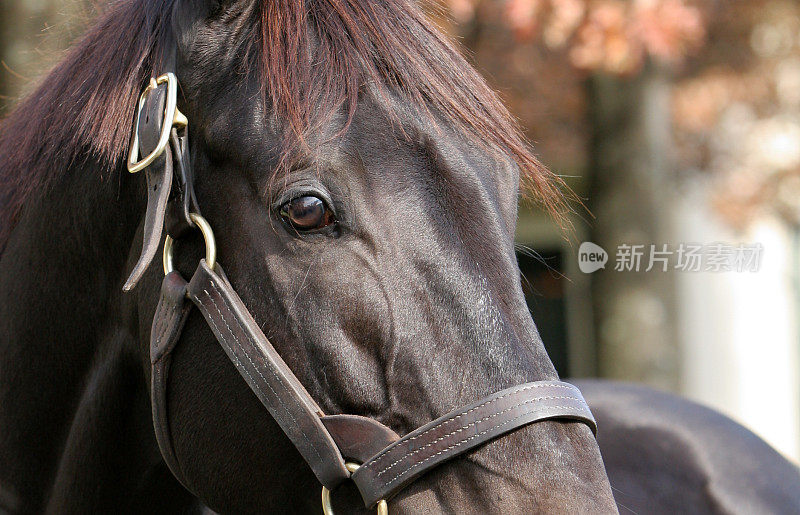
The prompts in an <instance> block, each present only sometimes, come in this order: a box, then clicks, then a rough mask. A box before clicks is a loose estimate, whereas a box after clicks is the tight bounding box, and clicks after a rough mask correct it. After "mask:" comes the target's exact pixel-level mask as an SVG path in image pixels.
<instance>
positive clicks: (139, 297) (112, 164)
mask: <svg viewBox="0 0 800 515" xmlns="http://www.w3.org/2000/svg"><path fill="white" fill-rule="evenodd" d="M168 62H171V63H173V64H174V71H175V75H176V76H177V78H178V80H179V81H180V85H181V91H180V96H179V99H178V105H179V108H180V110H181V111H182V112H183V113H184V114H185V115H186V117H187V118H188V120H190V125H189V131H190V138H191V141H192V145H191V150H192V152H191V161H192V163H193V165H192V167H193V170H194V180H195V184H194V188H195V191H196V197H197V201H198V203H199V205H201V206H202V207H203V214H204V216H205V217H206V218H207V220H208V221H209V222H210V224H211V226H213V228H214V231H215V233H216V235H217V243H218V248H219V262H221V263H223V264H224V265H225V270H226V272H227V276H228V278H229V279H230V282H231V283H232V284H233V285H234V286H235V288H236V290H237V292H238V294H239V295H240V296H241V298H242V300H243V301H244V303H245V304H246V306H247V308H248V309H249V310H250V312H251V313H252V314H253V317H254V318H255V319H256V320H257V321H258V323H259V325H260V326H261V328H262V329H263V331H264V332H265V333H266V334H267V335H268V336H269V338H270V340H271V341H272V342H274V345H275V347H276V349H277V351H278V352H279V353H280V355H281V357H282V358H283V360H284V361H285V362H286V363H287V364H288V366H289V367H290V368H291V369H292V371H293V372H294V374H295V375H296V376H297V377H298V378H299V380H300V382H301V383H302V385H303V386H304V387H305V388H306V389H307V390H308V392H309V393H310V394H311V396H312V397H313V398H314V399H315V400H316V402H317V403H319V405H320V407H321V408H322V410H324V412H326V413H333V414H336V413H349V414H357V415H364V416H367V417H371V418H373V419H376V420H378V421H380V422H382V423H384V424H385V425H387V426H389V427H391V428H392V429H394V430H395V431H396V432H397V433H398V434H400V435H403V434H406V433H408V432H409V431H411V430H413V429H415V428H417V427H419V426H421V425H422V424H425V423H427V422H428V421H430V420H432V419H434V418H436V417H438V416H441V415H443V414H444V413H447V412H448V411H450V410H452V409H454V408H456V407H460V406H463V405H465V404H467V403H470V402H472V401H475V400H476V399H480V398H481V397H483V396H486V395H489V394H492V393H494V392H497V391H498V390H499V389H503V388H506V387H509V386H513V385H518V384H520V383H523V382H527V381H539V380H546V379H550V380H554V379H557V376H556V373H555V371H554V369H553V366H552V364H551V363H550V360H549V359H548V357H547V355H546V353H545V350H544V347H543V345H542V342H541V340H540V338H539V336H538V334H537V331H536V328H535V326H534V323H533V321H532V320H531V317H530V314H529V313H528V311H527V308H526V305H525V301H524V298H523V295H522V291H521V287H520V281H519V271H518V267H517V262H516V258H515V255H514V245H513V234H514V226H515V223H516V205H517V195H518V184H519V182H520V178H521V177H522V179H523V180H524V181H526V182H527V183H528V184H529V185H530V187H531V191H532V192H533V193H534V194H535V195H536V196H537V197H538V199H539V200H541V201H542V202H543V203H544V205H545V206H546V207H549V208H551V209H554V210H557V209H558V204H559V202H560V201H559V197H558V195H557V194H556V191H557V190H558V185H557V181H555V180H554V179H553V177H552V176H551V175H549V174H548V173H547V172H546V171H545V170H544V169H543V168H542V167H540V166H539V164H538V163H537V162H536V160H535V158H533V157H532V156H531V155H530V154H529V153H528V151H527V150H526V147H525V145H524V143H523V140H522V139H521V137H520V136H519V132H518V131H517V129H516V128H515V127H514V125H513V123H512V122H511V121H510V118H509V116H508V115H507V113H506V111H505V110H504V108H503V107H502V105H501V104H500V103H499V102H498V100H497V98H496V97H495V96H494V94H493V93H492V92H491V91H490V90H489V89H488V88H487V86H486V85H485V84H484V82H483V81H482V80H481V79H480V78H479V77H478V75H477V74H476V73H475V72H474V71H473V70H472V69H471V68H470V67H469V66H468V65H467V64H466V62H465V61H464V60H463V59H462V58H461V57H459V55H458V53H457V52H456V51H455V50H454V49H453V48H452V47H451V46H450V45H449V44H448V43H446V42H445V40H444V39H443V38H442V37H441V36H440V35H439V34H438V33H437V32H436V31H435V30H433V29H431V28H430V26H429V23H428V21H426V19H425V18H424V17H423V15H422V14H421V13H420V12H419V9H418V7H416V6H415V5H414V3H413V2H411V1H410V0H383V1H374V0H229V1H223V0H122V1H119V2H115V3H113V4H112V5H111V6H110V7H109V8H108V10H107V11H106V12H105V14H103V15H102V16H101V17H100V20H99V21H98V23H97V25H96V26H95V27H94V29H92V30H91V31H90V33H89V34H88V35H87V36H86V37H85V38H84V39H83V40H82V41H81V42H80V43H79V44H78V45H77V46H76V47H75V48H74V49H73V50H72V51H71V53H70V54H68V56H67V57H66V58H65V59H64V61H63V62H62V63H61V64H59V65H58V66H57V67H56V68H55V70H54V71H53V72H52V73H51V74H50V75H49V76H48V77H47V78H46V79H45V80H44V81H43V83H42V85H41V86H40V87H39V88H38V89H37V90H36V91H35V92H34V93H33V94H32V95H30V96H29V97H28V99H27V100H25V101H24V102H22V103H21V104H20V105H19V106H18V107H17V109H16V111H15V112H14V113H13V114H12V115H10V117H9V118H8V119H6V120H5V121H4V122H3V125H2V129H0V131H1V132H0V178H1V179H2V190H1V191H2V197H1V198H2V208H3V212H2V217H3V218H2V223H3V225H2V229H3V235H2V244H3V245H4V250H3V254H2V259H1V260H0V507H2V508H3V509H5V510H8V511H11V512H15V513H16V512H19V513H31V512H34V513H35V512H42V511H46V512H51V513H87V512H90V513H97V512H99V513H105V512H137V513H141V512H168V513H176V512H188V511H192V510H196V509H199V506H200V505H199V503H198V501H197V499H198V498H199V499H200V500H201V501H202V502H203V503H205V504H206V505H207V506H209V507H210V508H212V509H214V510H216V511H220V512H223V513H227V512H245V513H247V512H259V513H263V512H268V513H269V512H311V513H314V512H318V511H319V509H320V508H319V489H318V488H319V484H318V483H317V480H316V479H315V477H314V475H313V474H312V473H311V471H310V470H309V468H308V467H307V466H306V464H305V463H304V462H303V460H302V459H301V458H300V456H299V455H298V451H297V450H296V449H295V448H294V447H293V446H292V445H291V444H290V442H289V440H288V439H287V438H286V436H285V435H284V433H283V431H281V429H280V428H279V427H278V425H277V424H276V423H275V421H274V420H273V419H272V418H270V416H269V414H268V413H267V412H266V411H265V410H264V409H263V407H262V405H261V404H259V401H258V399H256V397H255V396H254V395H253V393H252V392H251V390H250V389H248V387H247V385H246V384H245V382H244V381H243V380H242V378H241V377H240V376H239V374H237V371H236V369H235V368H234V366H233V365H232V363H231V361H230V360H229V359H228V358H227V357H226V355H225V353H224V352H223V350H222V349H221V348H220V346H219V345H218V344H217V343H216V342H215V341H214V335H213V334H212V332H211V329H210V328H209V326H208V325H207V324H206V323H205V321H204V320H203V318H202V316H201V315H200V314H199V313H198V311H197V310H194V311H192V312H191V313H190V314H189V316H188V320H187V321H186V326H185V328H184V330H183V333H182V334H183V335H182V338H181V341H180V344H179V345H178V346H177V347H176V351H175V352H174V355H173V357H172V367H171V375H170V380H169V397H168V407H169V411H168V412H169V420H168V423H169V426H170V427H171V431H172V438H173V445H174V451H175V455H176V458H177V461H178V462H179V463H180V468H181V469H182V471H183V476H184V480H185V483H186V485H187V489H184V488H183V487H182V486H181V485H180V484H179V483H178V481H177V480H176V479H175V478H174V477H173V476H172V475H171V474H170V472H169V470H168V469H167V467H166V465H165V462H164V460H163V459H162V457H161V454H160V453H159V449H158V447H157V445H156V439H155V437H154V432H153V425H152V422H151V416H150V410H151V405H150V404H151V398H150V395H149V391H148V384H149V381H150V377H149V375H150V370H151V369H150V357H149V354H148V343H149V342H148V339H149V336H150V329H151V322H152V320H153V316H154V311H155V309H156V302H157V299H158V296H159V285H160V283H161V280H162V277H163V273H162V272H161V267H160V265H159V264H157V263H153V264H151V265H150V266H149V268H148V269H147V270H146V272H145V274H144V276H143V277H142V278H141V280H140V281H139V283H138V285H137V286H136V287H135V288H134V289H133V290H132V291H131V292H127V293H123V291H122V289H123V284H124V283H125V281H126V277H128V275H129V273H130V272H131V269H132V268H133V267H134V263H136V262H137V257H138V252H139V251H138V249H139V248H140V247H141V242H142V239H143V232H144V228H143V221H142V220H143V216H144V206H145V202H146V198H147V194H148V192H147V189H148V186H147V185H146V184H147V183H146V182H145V180H144V177H143V176H142V175H133V174H129V173H127V172H126V171H125V166H124V163H125V155H124V154H125V152H126V150H127V147H128V139H129V137H130V134H131V131H132V123H133V113H134V107H135V104H136V100H137V97H138V95H139V92H140V91H141V90H142V88H143V87H144V86H145V85H146V84H147V83H148V80H149V78H150V77H155V76H157V75H158V74H160V73H162V71H163V70H164V67H165V66H167V63H168ZM193 246H196V248H192V247H193ZM201 249H202V240H201V239H200V238H199V236H198V235H194V234H193V235H192V237H191V238H190V240H189V243H185V242H184V243H181V246H180V252H179V255H178V258H177V268H178V269H179V270H180V271H181V272H185V273H186V274H189V273H190V272H191V270H192V269H193V267H194V266H195V265H196V263H197V260H198V258H199V256H201V254H202V250H201ZM190 491H191V493H190ZM335 502H336V503H338V504H337V509H338V511H339V512H352V511H355V510H358V509H362V510H363V507H362V508H359V504H360V502H359V500H358V499H357V498H356V494H355V493H354V492H353V491H352V489H350V490H348V489H347V487H343V488H341V489H339V490H338V491H337V492H336V496H335ZM615 509H616V508H615V504H614V500H613V498H612V494H611V489H610V487H609V484H608V480H607V477H606V473H605V470H604V468H603V463H602V460H601V457H600V453H599V450H598V447H597V443H596V441H595V439H594V436H593V435H592V433H591V431H590V429H589V427H587V425H585V424H582V423H578V422H566V421H545V422H541V423H537V424H531V425H529V426H526V427H524V428H523V429H520V430H518V431H515V432H513V433H511V434H509V435H507V436H504V437H503V438H500V439H497V440H496V441H493V442H490V443H489V444H488V445H485V446H483V447H480V448H478V449H477V450H474V451H471V452H469V453H468V454H465V455H463V456H461V457H459V458H457V459H454V460H452V461H450V462H448V463H447V464H445V465H443V466H441V467H439V468H437V469H435V470H433V471H431V472H429V473H428V474H426V475H425V476H424V477H423V478H422V479H420V480H419V481H417V482H416V483H414V484H412V486H410V487H409V488H407V489H405V490H404V491H402V492H401V493H400V494H399V495H398V496H397V497H395V498H394V499H393V500H392V501H391V503H390V510H391V512H392V513H431V512H478V513H523V512H525V513H527V512H535V511H540V512H554V511H570V512H576V511H586V512H613V511H615Z"/></svg>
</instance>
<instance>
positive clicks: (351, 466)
mask: <svg viewBox="0 0 800 515" xmlns="http://www.w3.org/2000/svg"><path fill="white" fill-rule="evenodd" d="M344 466H345V467H347V470H348V471H349V472H350V473H351V474H352V473H353V472H355V471H356V470H358V467H360V465H358V464H356V463H345V464H344ZM322 513H323V515H334V513H333V506H332V505H331V491H330V490H328V489H327V488H325V487H324V486H323V487H322ZM378 515H389V505H388V504H386V501H385V500H384V499H381V500H380V501H379V502H378Z"/></svg>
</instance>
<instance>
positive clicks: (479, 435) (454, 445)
mask: <svg viewBox="0 0 800 515" xmlns="http://www.w3.org/2000/svg"><path fill="white" fill-rule="evenodd" d="M550 408H552V409H561V410H566V409H569V410H574V411H576V412H579V413H581V414H583V413H584V412H585V410H584V409H583V408H576V407H575V406H550ZM534 411H536V410H533V409H532V410H529V411H526V412H525V413H523V414H521V415H519V416H517V417H514V418H512V419H511V420H507V421H505V422H503V423H502V424H497V425H496V426H494V427H491V428H489V429H487V430H486V431H481V432H480V433H478V434H476V435H472V436H470V437H469V438H467V439H465V440H461V441H459V442H456V443H454V444H453V445H451V446H450V447H447V448H446V449H442V450H441V451H439V452H437V453H436V454H433V455H431V456H429V457H427V458H425V459H424V460H422V461H420V462H419V463H417V464H416V465H414V466H412V467H409V468H407V469H406V470H404V471H402V472H400V473H398V474H397V475H396V476H394V477H393V478H392V479H390V480H389V481H387V482H386V487H387V488H388V487H389V485H391V484H392V483H394V482H395V481H396V480H398V479H399V478H401V477H402V476H404V475H406V474H408V473H409V472H411V471H412V470H414V469H416V468H419V467H421V466H422V465H424V464H425V463H427V462H428V461H430V460H432V459H434V458H435V457H436V456H439V455H440V454H444V453H446V452H448V451H450V450H451V449H455V448H457V447H460V446H462V445H464V444H465V443H467V442H469V441H470V440H474V439H475V438H480V437H481V436H483V435H485V434H486V433H490V432H492V431H494V430H495V429H499V428H501V427H503V426H507V425H508V424H513V423H514V422H516V421H517V420H519V419H521V418H523V417H526V416H528V415H530V414H531V413H533V412H534ZM561 416H563V413H562V414H561Z"/></svg>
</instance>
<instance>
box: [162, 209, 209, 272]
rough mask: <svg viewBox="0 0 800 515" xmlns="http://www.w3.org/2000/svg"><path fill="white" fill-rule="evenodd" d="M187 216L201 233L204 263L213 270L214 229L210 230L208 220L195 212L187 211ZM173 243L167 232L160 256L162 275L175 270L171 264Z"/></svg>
mask: <svg viewBox="0 0 800 515" xmlns="http://www.w3.org/2000/svg"><path fill="white" fill-rule="evenodd" d="M189 218H191V219H192V222H194V224H195V225H196V226H197V227H198V228H199V229H200V232H202V233H203V239H204V240H205V242H206V264H207V265H208V267H209V268H210V269H212V270H213V269H214V266H215V265H216V264H217V241H216V240H215V239H214V231H212V230H211V226H210V225H209V224H208V221H207V220H206V219H205V218H203V217H202V216H200V215H198V214H197V213H189ZM173 243H174V240H173V239H172V238H171V237H170V235H169V234H168V235H167V237H166V238H165V239H164V255H163V258H162V262H163V264H164V275H167V274H169V273H170V272H172V271H173V270H175V265H174V264H173V250H172V249H173Z"/></svg>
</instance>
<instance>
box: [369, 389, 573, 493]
mask: <svg viewBox="0 0 800 515" xmlns="http://www.w3.org/2000/svg"><path fill="white" fill-rule="evenodd" d="M549 400H577V399H575V398H574V397H554V396H546V397H534V398H533V399H528V400H526V401H524V402H520V403H519V404H515V405H513V406H511V407H509V408H506V409H504V410H502V411H498V412H496V413H492V414H491V415H487V416H485V417H483V418H482V419H480V420H476V421H474V422H470V423H469V424H467V425H465V426H461V427H459V428H458V429H456V430H455V431H451V432H449V433H447V434H446V435H444V436H440V437H439V438H437V439H436V440H434V441H432V442H428V443H426V444H425V445H423V446H422V447H420V448H419V449H415V450H414V451H413V452H411V453H409V454H404V455H403V456H402V457H401V458H400V459H398V460H397V461H395V462H394V463H392V464H391V465H389V466H388V467H386V468H385V469H383V470H381V471H380V472H378V474H377V476H376V477H381V476H382V475H383V474H384V473H385V472H387V471H388V470H390V469H392V468H394V466H395V465H397V464H398V463H400V462H401V461H403V460H405V459H408V458H411V457H412V456H414V455H415V454H418V453H420V452H422V451H424V450H425V449H427V448H428V447H430V446H432V445H436V444H437V443H439V442H441V441H442V440H445V439H447V438H449V437H451V436H453V435H454V434H456V433H460V432H461V431H464V430H466V429H469V428H470V427H472V426H477V425H478V424H480V423H482V422H486V421H487V420H489V419H490V418H494V417H499V416H500V415H502V414H504V413H508V412H509V411H511V410H514V409H516V408H519V407H520V406H524V405H525V404H532V403H535V402H536V403H538V402H539V401H549ZM437 427H441V426H437Z"/></svg>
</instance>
